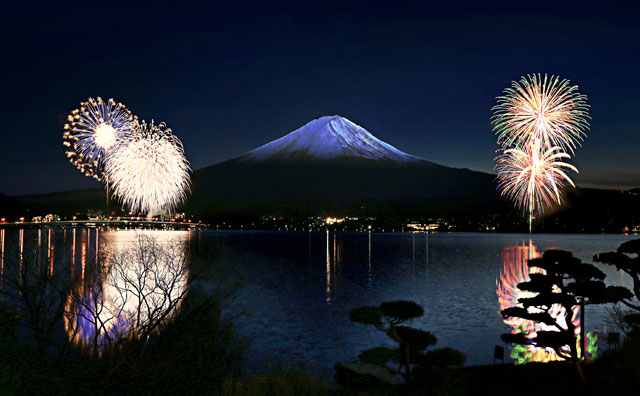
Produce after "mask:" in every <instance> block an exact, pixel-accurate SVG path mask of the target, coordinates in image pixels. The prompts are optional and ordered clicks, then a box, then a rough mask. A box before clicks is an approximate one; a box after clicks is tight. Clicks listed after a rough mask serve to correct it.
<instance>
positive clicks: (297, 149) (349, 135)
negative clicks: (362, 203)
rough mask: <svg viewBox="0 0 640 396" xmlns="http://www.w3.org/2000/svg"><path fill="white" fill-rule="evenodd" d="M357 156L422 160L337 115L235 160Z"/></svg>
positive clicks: (402, 160) (316, 122) (392, 159)
mask: <svg viewBox="0 0 640 396" xmlns="http://www.w3.org/2000/svg"><path fill="white" fill-rule="evenodd" d="M337 158H361V159H368V160H376V161H380V160H381V161H396V162H426V161H425V160H424V159H422V158H420V157H415V156H413V155H410V154H407V153H405V152H402V151H400V150H398V149H397V148H395V147H393V146H392V145H390V144H388V143H385V142H383V141H382V140H380V139H378V138H377V137H375V136H373V135H372V134H371V133H369V131H367V130H366V129H364V128H362V127H360V126H358V125H356V124H355V123H353V122H351V121H349V120H348V119H346V118H344V117H340V116H337V115H334V116H324V117H320V118H318V119H315V120H313V121H311V122H309V123H307V124H306V125H304V126H302V127H301V128H299V129H296V130H295V131H293V132H291V133H289V134H287V135H285V136H283V137H281V138H280V139H277V140H274V141H272V142H270V143H267V144H265V145H263V146H260V147H258V148H256V149H255V150H251V151H249V152H248V153H246V154H243V155H241V156H240V157H238V158H237V160H239V161H263V160H268V159H281V160H283V159H284V160H332V159H337Z"/></svg>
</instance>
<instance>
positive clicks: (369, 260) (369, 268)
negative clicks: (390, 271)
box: [367, 231, 371, 285]
mask: <svg viewBox="0 0 640 396" xmlns="http://www.w3.org/2000/svg"><path fill="white" fill-rule="evenodd" d="M368 239H369V249H368V250H369V258H368V260H367V265H368V267H367V268H368V274H369V278H368V279H369V285H371V231H369V238H368Z"/></svg>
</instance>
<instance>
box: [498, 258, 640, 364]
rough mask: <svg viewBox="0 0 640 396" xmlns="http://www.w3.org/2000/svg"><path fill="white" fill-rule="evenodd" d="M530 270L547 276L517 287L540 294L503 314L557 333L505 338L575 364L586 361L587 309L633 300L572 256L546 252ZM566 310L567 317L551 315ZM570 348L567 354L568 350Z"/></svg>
mask: <svg viewBox="0 0 640 396" xmlns="http://www.w3.org/2000/svg"><path fill="white" fill-rule="evenodd" d="M529 267H530V268H532V267H537V268H540V269H542V270H544V272H540V273H530V274H529V277H530V280H529V281H528V282H522V283H520V284H518V288H519V289H520V290H523V291H528V292H532V293H537V294H536V295H535V296H533V297H527V298H521V299H519V300H518V302H519V304H518V305H517V306H514V307H510V308H506V309H504V310H502V311H501V314H502V316H504V317H515V318H521V319H525V320H531V321H534V322H538V323H544V324H546V325H548V326H551V327H554V328H555V330H540V331H537V332H536V335H535V336H533V337H530V338H529V337H527V335H526V334H523V333H518V334H503V335H502V336H501V338H502V340H503V341H505V342H508V343H515V344H523V345H535V346H537V347H543V348H552V349H553V350H555V351H556V353H557V354H558V356H560V357H562V358H564V359H566V360H570V361H572V362H576V361H578V360H579V359H583V358H584V350H585V341H584V340H585V320H584V319H585V314H586V312H585V307H586V305H590V304H606V303H614V302H618V301H621V300H624V299H626V298H630V297H631V292H630V291H629V290H627V289H626V288H624V287H620V286H606V285H605V283H604V278H605V274H604V273H603V272H602V271H600V270H599V269H597V268H596V267H595V266H593V265H592V264H587V263H582V262H581V260H580V259H578V258H576V257H573V255H572V254H571V253H570V252H566V251H562V250H547V251H546V252H544V254H543V256H542V257H540V258H537V259H532V260H529ZM558 305H559V306H561V307H562V308H564V311H565V313H566V314H565V317H564V318H558V317H555V316H553V315H552V313H551V311H552V309H553V307H554V306H558ZM576 306H580V327H581V335H580V340H581V350H582V353H581V354H579V353H578V348H577V339H576V338H577V337H576V334H575V330H576V326H575V324H574V322H573V309H574V307H576ZM567 346H568V347H569V351H568V353H567V351H566V348H565V347H567Z"/></svg>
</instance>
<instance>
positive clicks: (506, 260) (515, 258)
mask: <svg viewBox="0 0 640 396" xmlns="http://www.w3.org/2000/svg"><path fill="white" fill-rule="evenodd" d="M501 256H502V261H503V268H502V271H501V272H500V277H499V279H497V280H496V285H497V287H498V288H497V291H496V293H497V295H498V302H499V305H500V311H501V310H503V309H505V308H509V307H512V306H514V305H517V304H518V299H520V298H529V297H533V296H535V293H531V292H526V291H522V290H520V289H518V284H519V283H521V282H528V281H529V280H530V278H529V266H528V265H527V263H528V260H530V259H534V258H538V257H541V256H542V254H541V253H540V252H539V251H538V247H537V246H536V245H534V244H533V243H532V242H531V240H529V244H528V245H526V244H525V243H524V241H523V242H522V244H521V245H516V246H506V247H504V248H503V249H502V255H501ZM531 271H532V272H533V273H538V272H543V273H544V270H542V269H540V268H536V267H534V268H532V269H531ZM579 312H580V308H579V307H575V308H574V310H573V316H572V321H573V323H574V325H575V326H576V330H575V332H576V335H579V334H580V320H579ZM550 313H551V315H552V316H553V317H554V318H556V319H557V320H558V321H559V323H560V324H561V325H562V326H566V325H565V322H564V318H565V310H564V308H562V307H561V306H560V305H556V306H554V308H553V309H552V310H551V312H550ZM504 322H505V323H506V324H507V325H509V326H510V327H511V328H512V330H511V332H512V333H513V334H516V333H524V334H525V335H527V337H528V338H533V337H535V335H536V332H537V331H540V330H545V331H554V330H556V328H555V327H553V326H548V325H546V324H544V323H538V322H532V321H530V320H524V319H521V318H515V317H509V318H505V319H504ZM567 350H568V348H567ZM511 358H512V359H513V360H514V361H515V362H516V363H527V362H548V361H553V360H564V359H562V358H560V357H559V356H558V355H557V354H556V352H555V351H554V350H553V349H551V348H539V347H534V346H533V345H517V344H513V345H512V347H511Z"/></svg>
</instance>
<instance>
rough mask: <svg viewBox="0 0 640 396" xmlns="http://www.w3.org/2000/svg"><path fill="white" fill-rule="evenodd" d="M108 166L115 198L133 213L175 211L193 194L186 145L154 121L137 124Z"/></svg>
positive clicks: (151, 213) (114, 153)
mask: <svg viewBox="0 0 640 396" xmlns="http://www.w3.org/2000/svg"><path fill="white" fill-rule="evenodd" d="M135 129H136V130H135V132H134V133H132V134H130V135H128V136H126V137H125V138H124V140H123V142H122V144H121V145H120V146H119V147H118V149H117V150H114V151H113V152H112V153H111V154H110V156H109V161H108V162H107V163H106V168H105V171H106V175H107V177H108V178H109V182H110V183H111V186H112V188H113V194H114V196H115V197H116V198H118V199H119V200H120V201H121V202H122V203H123V204H124V205H127V206H129V209H130V210H131V211H132V212H143V213H147V214H149V215H153V214H160V213H164V212H166V211H172V210H173V209H174V208H175V207H176V206H177V205H178V204H180V203H181V202H182V201H183V200H184V199H185V198H186V195H187V192H188V191H189V183H190V177H189V173H190V171H191V169H190V168H189V162H188V161H187V159H186V158H185V155H184V149H183V147H182V142H180V139H178V138H177V137H176V136H174V135H173V134H172V133H171V129H169V128H166V125H165V124H164V123H160V124H158V125H155V124H154V123H153V121H151V122H150V123H146V122H145V121H142V122H141V123H137V124H136V128H135Z"/></svg>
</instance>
